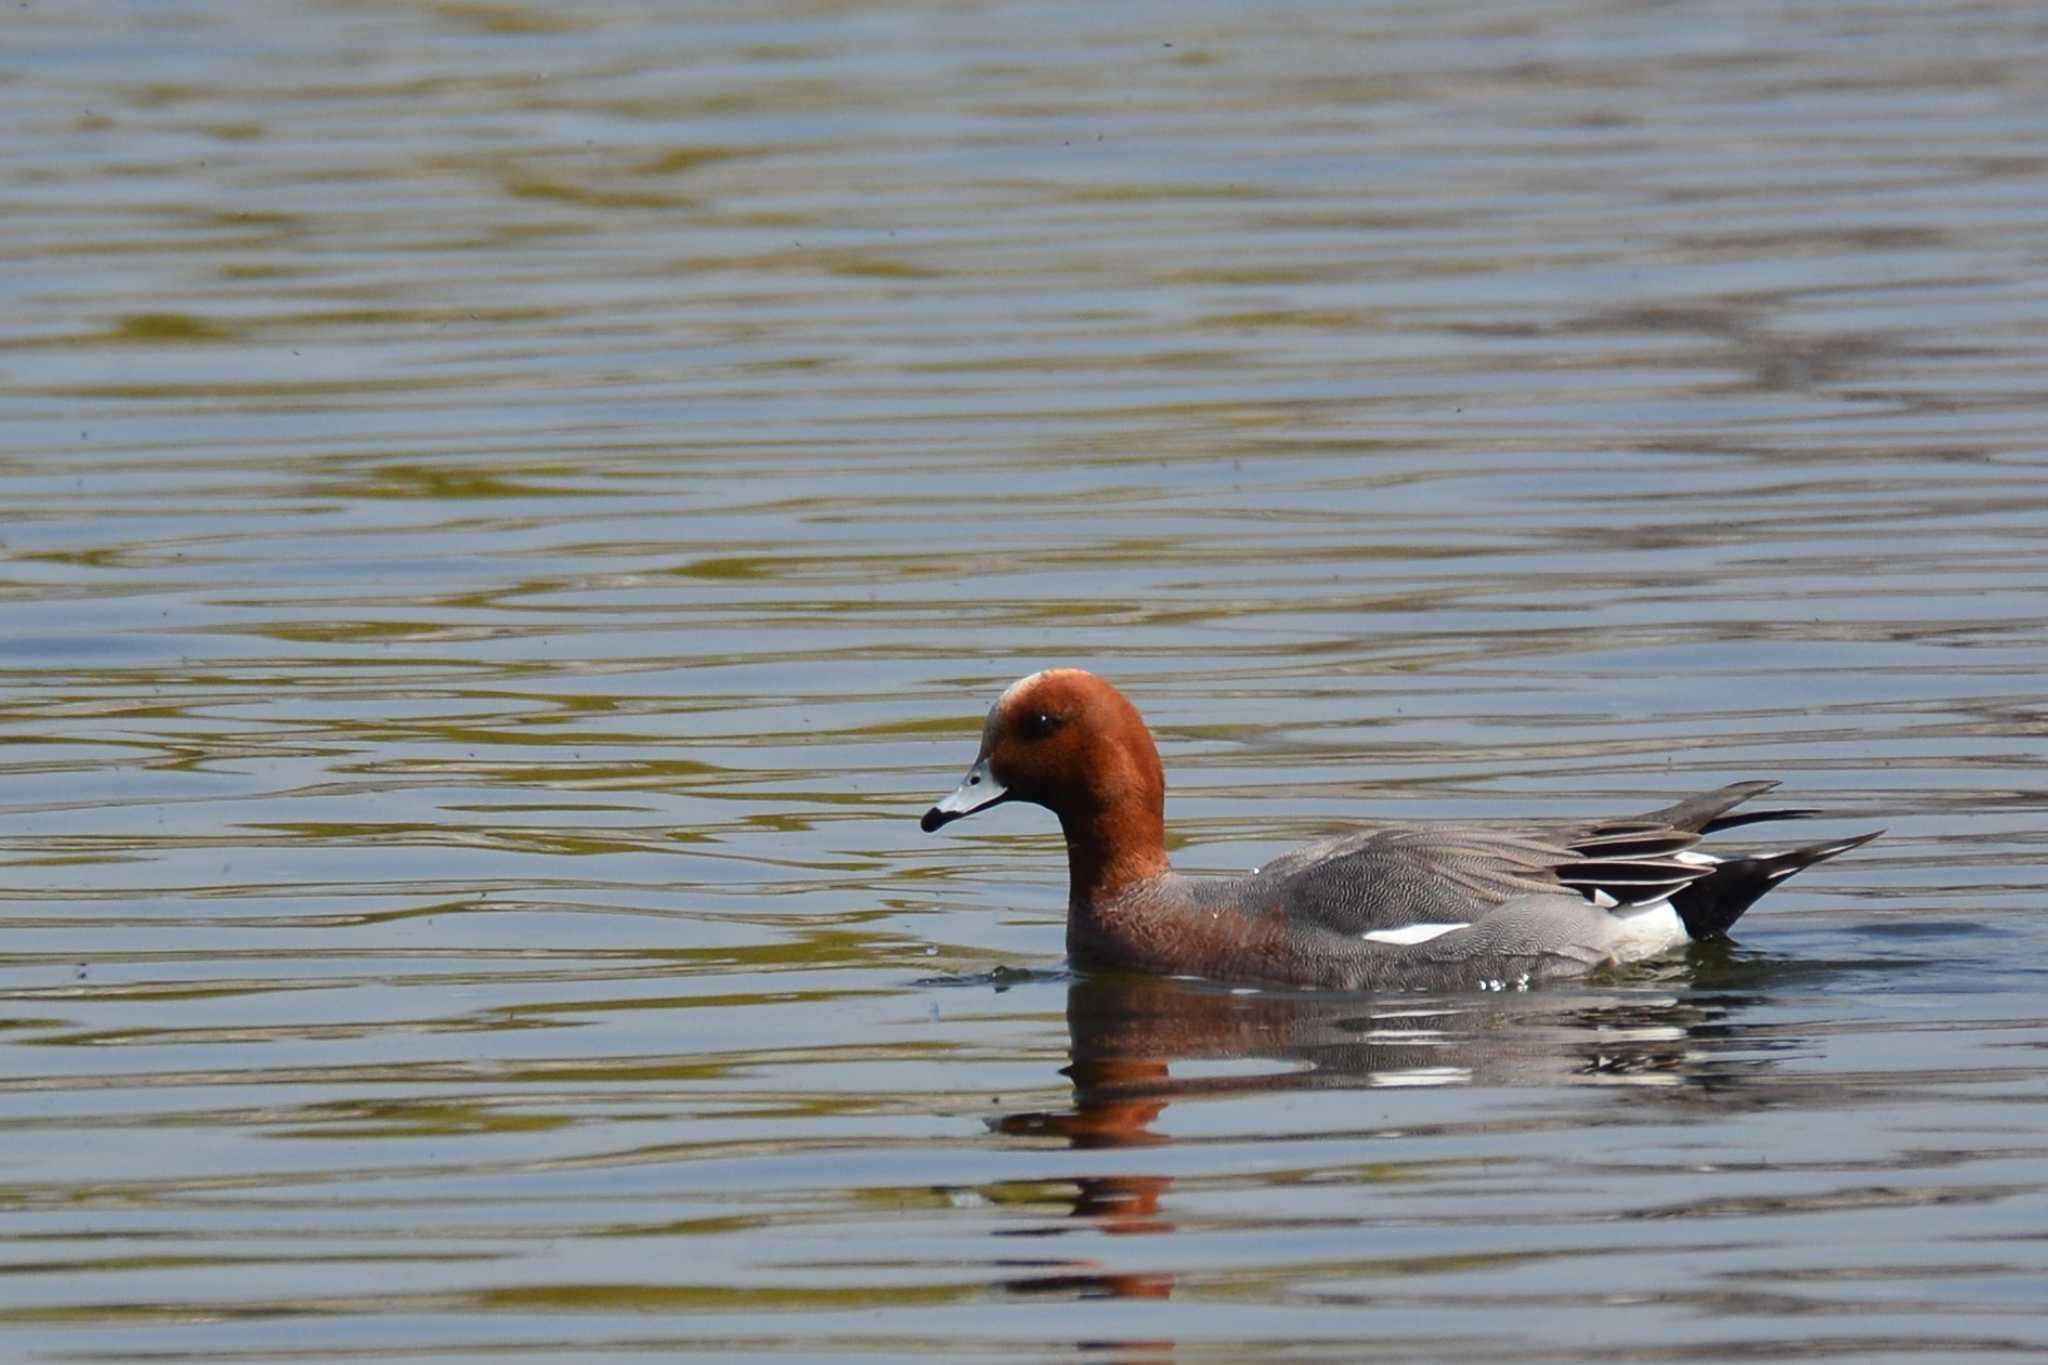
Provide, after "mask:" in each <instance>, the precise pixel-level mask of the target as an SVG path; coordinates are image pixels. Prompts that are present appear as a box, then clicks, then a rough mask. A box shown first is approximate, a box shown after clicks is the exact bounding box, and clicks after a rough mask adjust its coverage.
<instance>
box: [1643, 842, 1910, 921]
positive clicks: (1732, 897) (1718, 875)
mask: <svg viewBox="0 0 2048 1365" xmlns="http://www.w3.org/2000/svg"><path fill="white" fill-rule="evenodd" d="M1882 833H1884V831H1883V830H1872V831H1871V832H1870V833H1868V834H1859V835H1857V836H1856V837H1855V838H1853V839H1844V840H1842V841H1841V842H1839V843H1833V844H1808V845H1807V846H1806V847H1804V848H1795V849H1789V850H1787V851H1786V852H1784V853H1763V854H1758V855H1757V856H1755V857H1752V858H1730V859H1729V860H1728V861H1726V862H1724V863H1718V864H1716V865H1715V866H1714V867H1713V868H1712V869H1710V870H1709V871H1708V873H1707V875H1706V876H1704V877H1701V878H1700V879H1699V880H1698V881H1695V882H1692V883H1690V884H1688V885H1686V886H1683V887H1681V888H1679V889H1678V890H1677V891H1676V892H1674V893H1673V894H1672V897H1671V908H1672V909H1673V910H1676V911H1677V912H1678V918H1679V919H1680V920H1682V921H1684V923H1685V932H1686V933H1688V934H1690V935H1692V937H1693V938H1694V939H1695V940H1698V941H1704V940H1707V939H1716V938H1723V937H1726V935H1727V933H1728V927H1729V926H1730V925H1732V924H1734V923H1735V921H1736V920H1738V919H1741V918H1742V912H1743V911H1745V910H1747V909H1749V907H1750V906H1752V905H1754V904H1756V902H1757V900H1758V898H1760V897H1761V896H1762V895H1763V894H1764V892H1766V891H1769V890H1770V889H1771V888H1772V887H1774V886H1776V885H1777V884H1778V883H1780V882H1782V881H1784V880H1785V879H1786V878H1787V877H1789V876H1791V875H1792V874H1793V873H1795V872H1797V871H1799V870H1800V869H1801V868H1807V867H1812V866H1813V865H1814V864H1815V863H1824V862H1826V861H1827V860H1828V859H1830V858H1832V857H1834V856H1835V855H1836V854H1838V853H1847V852H1848V851H1849V850H1850V849H1852V848H1860V847H1861V846H1862V845H1864V844H1867V843H1869V842H1870V841H1871V840H1872V839H1875V838H1876V837H1877V836H1878V835H1880V834H1882Z"/></svg>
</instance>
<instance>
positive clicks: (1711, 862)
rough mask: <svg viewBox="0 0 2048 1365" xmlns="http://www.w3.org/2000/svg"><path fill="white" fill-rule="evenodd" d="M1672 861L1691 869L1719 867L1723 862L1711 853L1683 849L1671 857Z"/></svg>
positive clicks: (1694, 849)
mask: <svg viewBox="0 0 2048 1365" xmlns="http://www.w3.org/2000/svg"><path fill="white" fill-rule="evenodd" d="M1671 861H1673V862H1675V863H1685V864H1686V865H1687V866H1690V867H1719V866H1720V865H1721V860H1720V859H1719V858H1716V857H1715V856H1714V855H1713V854H1711V853H1702V852H1700V851H1699V850H1698V849H1696V848H1681V849H1680V850H1678V852H1676V853H1674V854H1672V855H1671Z"/></svg>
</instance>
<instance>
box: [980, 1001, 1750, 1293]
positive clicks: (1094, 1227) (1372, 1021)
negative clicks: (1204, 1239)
mask: <svg viewBox="0 0 2048 1365" xmlns="http://www.w3.org/2000/svg"><path fill="white" fill-rule="evenodd" d="M1746 1003H1748V1002H1747V1001H1746V1000H1745V999H1744V998H1742V997H1739V996H1735V995H1730V994H1706V993H1701V992H1699V991H1697V990H1695V989H1693V988H1691V986H1687V987H1685V988H1681V989H1679V990H1677V991H1673V992H1660V991H1658V990H1656V989H1655V988H1633V989H1607V990H1597V989H1591V988H1589V989H1586V990H1583V991H1562V990H1544V991H1533V992H1528V993H1512V992H1511V993H1507V994H1503V995H1483V994H1482V995H1472V994H1459V995H1380V996H1358V995H1351V996H1343V995H1326V994H1305V993H1295V992H1276V991H1243V990H1231V989H1229V988H1227V987H1222V986H1217V985H1214V984H1211V983H1208V982H1201V981H1187V980H1175V979H1169V978H1162V977H1149V976H1127V975H1120V974H1105V975H1086V974H1084V975H1076V976H1075V977H1074V978H1073V980H1072V982H1071V983H1070V985H1069V987H1068V991H1067V1029H1068V1033H1069V1036H1070V1039H1071V1056H1072V1064H1071V1065H1070V1066H1068V1067H1067V1068H1066V1069H1065V1074H1066V1075H1067V1076H1068V1077H1069V1078H1070V1079H1071V1080H1072V1082H1073V1087H1074V1098H1073V1104H1072V1106H1071V1107H1070V1108H1067V1109H1064V1110H1058V1111H1031V1112H1020V1113H1015V1114H1010V1115H1007V1116H1005V1117H1003V1118H1002V1119H1000V1120H998V1121H997V1122H996V1124H995V1127H996V1128H997V1130H998V1131H1000V1132H1003V1133H1007V1134H1012V1135H1019V1136H1035V1137H1046V1136H1055V1137H1059V1138H1063V1139H1065V1141H1066V1142H1067V1143H1068V1144H1069V1145H1070V1146H1071V1147H1072V1148H1073V1149H1075V1150H1078V1151H1089V1150H1103V1149H1120V1148H1128V1149H1139V1148H1156V1147H1159V1146H1162V1145H1164V1144H1166V1143H1168V1142H1170V1141H1171V1138H1170V1137H1169V1136H1168V1135H1166V1134H1165V1133H1162V1132H1161V1131H1159V1128H1158V1123H1159V1119H1160V1116H1161V1115H1162V1114H1163V1113H1164V1112H1165V1111H1166V1109H1167V1107H1168V1106H1169V1105H1170V1104H1172V1102H1173V1101H1174V1100H1176V1099H1182V1098H1190V1097H1195V1096H1205V1095H1206V1096H1219V1095H1244V1094H1253V1093H1260V1092H1278V1091H1284V1090H1301V1089H1357V1088H1383V1087H1399V1086H1440V1085H1460V1084H1471V1085H1475V1086H1483V1087H1530V1086H1539V1087H1540V1086H1563V1085H1588V1084H1593V1085H1630V1086H1649V1087H1656V1088H1659V1089H1664V1090H1667V1091H1678V1092H1685V1091H1691V1092H1693V1093H1699V1092H1702V1091H1707V1090H1714V1091H1719V1090H1723V1089H1725V1088H1727V1087H1729V1086H1732V1085H1737V1084H1739V1083H1740V1082H1741V1080H1742V1079H1743V1078H1744V1077H1746V1076H1749V1075H1753V1074H1754V1073H1755V1072H1756V1071H1757V1070H1758V1069H1759V1068H1761V1067H1764V1066H1768V1065H1769V1061H1768V1059H1767V1058H1766V1059H1762V1060H1760V1059H1759V1058H1758V1055H1757V1054H1758V1052H1759V1051H1761V1050H1764V1049H1763V1048H1762V1047H1761V1046H1760V1044H1759V1042H1758V1040H1749V1041H1748V1042H1747V1043H1746V1045H1745V1046H1744V1047H1743V1049H1742V1054H1743V1055H1741V1056H1739V1057H1738V1056H1729V1055H1728V1048H1727V1046H1726V1043H1727V1039H1728V1035H1729V1033H1730V1029H1729V1027H1728V1023H1727V1020H1728V1016H1729V1014H1730V1013H1731V1011H1735V1010H1738V1009H1740V1008H1741V1007H1742V1006H1743V1005H1744V1004H1746ZM1176 1068H1178V1069H1179V1072H1180V1074H1178V1075H1176V1074H1174V1073H1175V1069H1176ZM1073 1185H1074V1194H1073V1196H1072V1204H1071V1209H1070V1212H1069V1220H1068V1221H1065V1222H1062V1223H1054V1224H1041V1225H1038V1226H1036V1227H1034V1228H1032V1229H1031V1230H1030V1232H1031V1233H1032V1234H1035V1235H1048V1236H1049V1235H1055V1234H1058V1233H1060V1232H1063V1231H1072V1230H1077V1229H1078V1228H1079V1227H1086V1228H1087V1229H1089V1230H1090V1231H1093V1232H1096V1233H1105V1234H1117V1235H1130V1234H1145V1233H1160V1232H1170V1231H1172V1229H1173V1224H1172V1222H1171V1220H1170V1218H1169V1217H1167V1216H1166V1215H1165V1214H1164V1213H1163V1212H1162V1208H1161V1205H1162V1201H1163V1200H1164V1199H1165V1197H1166V1195H1167V1194H1168V1192H1169V1191H1170V1190H1171V1189H1172V1187H1173V1180H1172V1178H1171V1177H1169V1176H1165V1175H1147V1174H1116V1175H1091V1176H1081V1177H1078V1178H1077V1179H1076V1180H1074V1182H1073ZM1039 1264H1041V1265H1045V1264H1047V1263H1045V1262H1040V1263H1039ZM1051 1264H1053V1265H1057V1266H1058V1272H1057V1273H1053V1274H1043V1275H1032V1276H1028V1277H1024V1278H1020V1279H1016V1280H1012V1281H1010V1287H1011V1288H1012V1289H1013V1290H1015V1291H1018V1292H1025V1293H1069V1294H1073V1293H1079V1294H1093V1295H1100V1296H1105V1297H1148V1298H1163V1297H1166V1296H1168V1295H1170V1294H1171V1293H1172V1290H1173V1278H1172V1276H1171V1275H1167V1274H1128V1273H1124V1274H1117V1273H1109V1272H1107V1271H1105V1270H1103V1269H1101V1268H1099V1267H1098V1265H1097V1263H1096V1262H1093V1261H1058V1262H1052V1263H1051Z"/></svg>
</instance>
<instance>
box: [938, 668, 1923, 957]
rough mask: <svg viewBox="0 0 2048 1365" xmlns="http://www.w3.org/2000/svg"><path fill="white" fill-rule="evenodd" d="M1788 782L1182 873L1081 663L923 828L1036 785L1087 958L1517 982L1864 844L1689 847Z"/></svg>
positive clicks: (986, 740) (1112, 695) (1633, 949)
mask: <svg viewBox="0 0 2048 1365" xmlns="http://www.w3.org/2000/svg"><path fill="white" fill-rule="evenodd" d="M1777 785H1778V784H1777V783H1776V782H1737V783H1734V784H1731V785H1729V786H1725V787H1721V788H1719V789H1718V790H1715V791H1710V792H1705V793H1702V794H1700V795H1697V796H1692V797H1688V798H1686V799H1685V800H1682V801H1679V802H1678V803H1676V804H1675V805H1670V806H1666V807H1664V808H1662V809H1660V810H1654V811H1650V812H1648V813H1647V814H1643V815H1636V816H1630V817H1627V818H1623V819H1616V820H1587V821H1577V822H1560V823H1548V822H1540V823H1522V824H1503V825H1453V824H1403V823H1373V824H1369V825H1364V826H1361V827H1359V828H1358V829H1356V830H1354V831H1352V832H1350V833H1347V834H1344V835H1342V836H1340V837H1338V838H1334V839H1329V840H1326V841H1324V842H1321V843H1316V844H1311V845H1309V846H1307V847H1304V848H1299V849H1296V850H1294V851H1292V852H1289V853H1285V854H1282V855H1280V856H1279V857H1276V858H1274V859H1273V860H1272V861H1270V862H1268V863H1266V864H1265V865H1264V866H1262V867H1258V868H1255V869H1253V870H1252V871H1251V872H1250V873H1249V874H1247V875H1245V876H1237V877H1188V876H1183V875H1181V874H1180V873H1178V872H1176V871H1174V870H1173V868H1172V867H1171V866H1170V865H1169V863H1168V861H1167V854H1166V774H1165V769H1164V767H1163V766H1162V765H1161V763H1160V761H1159V749H1158V746H1157V745H1156V744H1155V743H1154V742H1153V739H1152V732H1151V730H1150V728H1148V727H1147V726H1146V724H1145V720H1144V717H1142V716H1141V715H1139V713H1138V709H1137V707H1135V706H1133V705H1132V704H1131V702H1130V700H1129V699H1128V698H1126V697H1125V696H1124V695H1123V694H1122V693H1121V692H1119V691H1117V689H1116V688H1115V687H1113V686H1112V685H1111V684H1110V683H1108V682H1107V681H1105V680H1103V679H1102V678H1099V677H1097V676H1096V675H1094V674H1093V673H1089V672H1086V671H1084V670H1082V669H1078V668H1052V669H1047V670H1044V671H1042V672H1037V673H1032V674H1030V675H1029V676H1027V677H1024V678H1020V679H1018V680H1017V681H1016V682H1014V683H1012V684H1011V685H1010V686H1009V687H1008V688H1007V689H1006V690H1005V691H1004V692H1003V693H1002V695H1001V696H999V697H997V698H996V700H995V702H994V704H993V705H991V706H990V707H989V709H988V715H987V717H986V719H985V720H984V722H983V724H982V729H981V747H980V750H979V752H978V753H977V754H976V755H975V758H974V762H973V765H972V766H971V767H969V768H968V770H967V775H966V776H965V777H964V778H962V779H961V781H960V784H959V785H958V786H957V787H955V788H954V790H953V791H952V793H951V794H950V795H948V796H946V797H944V798H943V799H941V800H940V801H938V802H937V803H936V804H935V805H933V806H932V807H931V809H929V810H927V811H926V812H925V813H924V817H923V819H922V821H921V822H920V824H921V827H922V828H923V830H924V831H925V832H926V833H928V834H929V833H931V832H933V831H935V830H938V829H940V828H941V827H943V826H945V825H949V824H951V823H953V822H954V821H956V820H962V819H965V818H966V817H968V816H970V815H976V814H979V813H981V812H982V811H986V810H989V809H991V808H993V807H995V806H999V805H1003V804H1005V803H1008V802H1027V803H1030V804H1032V805H1037V806H1043V807H1044V808H1046V809H1047V810H1049V811H1051V812H1052V813H1053V815H1054V817H1056V818H1057V819H1058V821H1059V824H1060V829H1061V831H1062V832H1063V833H1064V834H1065V836H1066V844H1067V952H1068V955H1069V957H1070V958H1071V959H1072V960H1073V961H1074V962H1075V963H1076V964H1077V965H1081V966H1086V967H1106V968H1110V969H1114V970H1123V971H1131V972H1141V973H1150V974H1158V975H1167V976H1190V977H1201V978H1207V979H1210V980H1213V981H1218V982H1225V983H1231V984H1241V985H1245V986H1250V987H1256V986H1274V987H1296V988H1303V989H1311V990H1339V991H1394V990H1510V989H1516V990H1525V989H1528V988H1529V987H1530V986H1531V985H1534V984H1536V983H1540V982H1543V981H1547V980H1553V979H1557V978H1572V977H1583V976H1586V975H1588V974H1590V973H1593V972H1598V971H1601V970H1603V969H1608V968H1616V967H1622V966H1626V965H1630V964H1633V963H1638V962H1644V961H1647V960H1649V959H1651V958H1655V957H1659V956H1663V955H1665V954H1670V953H1674V952H1675V951H1676V950H1679V949H1682V948H1684V947H1685V946H1686V945H1688V944H1691V943H1701V942H1710V941H1714V940H1719V939H1725V938H1727V936H1728V930H1729V928H1730V927H1731V926H1732V925H1734V923H1735V922H1736V920H1737V919H1739V918H1740V917H1741V916H1742V913H1743V912H1744V911H1745V910H1747V909H1748V908H1749V907H1750V906H1751V905H1753V904H1755V903H1756V901H1757V900H1758V899H1760V898H1761V897H1762V896H1763V895H1764V894H1765V893H1766V892H1768V891H1770V890H1771V889H1772V888H1773V887H1775V886H1777V885H1778V884H1779V883H1781V882H1783V881H1784V880H1785V879H1786V878H1787V877H1790V876H1791V875H1792V874H1793V873H1795V872H1798V871H1800V870H1802V869H1804V868H1808V867H1811V866H1813V865H1814V864H1815V863H1819V862H1825V861H1826V860H1827V859H1830V858H1833V857H1836V856H1838V855H1840V854H1843V853H1846V852H1848V851H1849V850H1850V849H1853V848H1857V847H1860V846H1862V845H1863V844H1867V843H1869V842H1870V841H1871V840H1872V839H1875V838H1877V837H1878V835H1880V834H1882V833H1883V831H1882V830H1874V831H1872V832H1870V833H1867V834H1860V835H1856V836H1854V837H1852V838H1847V839H1841V840H1836V841H1832V842H1825V843H1813V844H1807V845H1804V846H1801V847H1797V848H1792V849H1787V850H1784V851H1781V852H1767V853H1752V854H1746V855H1733V854H1731V855H1725V856H1724V855H1720V854H1714V853H1708V852H1705V851H1703V850H1701V849H1699V848H1697V847H1696V845H1697V844H1699V843H1700V841H1701V840H1702V839H1703V838H1705V837H1706V836H1707V835H1710V834H1716V833H1719V832H1720V831H1722V830H1726V829H1731V828H1734V827H1736V826H1740V825H1748V824H1755V823H1760V822H1764V821H1770V820H1793V819H1801V818H1805V817H1809V816H1812V815H1815V814H1817V813H1818V812H1816V811H1812V810H1762V811H1750V812H1738V811H1737V810H1736V807H1738V806H1740V805H1742V804H1743V803H1744V802H1747V801H1749V800H1751V799H1752V798H1754V797H1757V796H1760V795H1762V794H1763V793H1765V792H1767V791H1770V790H1772V789H1773V788H1774V787H1776V786H1777Z"/></svg>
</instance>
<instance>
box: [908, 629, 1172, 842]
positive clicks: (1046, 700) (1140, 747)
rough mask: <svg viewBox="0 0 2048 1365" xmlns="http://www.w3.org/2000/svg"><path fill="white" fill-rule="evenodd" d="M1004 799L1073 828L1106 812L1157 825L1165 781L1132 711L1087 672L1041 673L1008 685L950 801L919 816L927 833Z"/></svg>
mask: <svg viewBox="0 0 2048 1365" xmlns="http://www.w3.org/2000/svg"><path fill="white" fill-rule="evenodd" d="M1004 801H1029V802H1031V803H1032V804H1034V805H1040V806H1044V807H1045V808H1046V809H1047V810H1050V811H1051V812H1053V814H1055V815H1057V816H1059V817H1060V823H1061V825H1062V826H1064V827H1065V828H1066V829H1067V830H1068V832H1069V834H1070V835H1071V834H1072V833H1073V832H1074V830H1075V829H1076V827H1077V824H1079V823H1092V822H1096V821H1100V820H1101V819H1103V817H1105V816H1106V815H1108V814H1109V813H1111V812H1114V811H1129V812H1132V813H1137V812H1144V813H1147V814H1148V815H1149V816H1150V822H1151V823H1157V822H1158V821H1160V820H1161V819H1163V813H1164V810H1165V804H1166V776H1165V773H1164V772H1163V771H1162V770H1161V768H1160V765H1159V750H1158V748H1157V747H1156V746H1154V744H1153V743H1152V732H1151V731H1149V730H1147V729H1146V728H1145V721H1144V718H1143V717H1142V716H1140V715H1139V714H1138V708H1137V707H1135V706H1132V705H1131V704H1130V702H1129V701H1127V700H1126V699H1125V698H1124V695H1123V693H1121V692H1119V691H1117V690H1116V689H1115V688H1114V687H1111V686H1110V685H1109V684H1108V683H1106V682H1104V681H1103V680H1102V679H1100V678H1098V677H1096V676H1095V675H1094V674H1093V673H1087V672H1083V671H1082V670H1081V669H1078V668H1049V669H1047V670H1045V671H1044V672H1042V673H1033V674H1031V675H1030V676H1029V677H1025V678H1019V679H1018V680H1017V681H1016V682H1014V683H1012V684H1010V686H1009V688H1008V689H1007V690H1006V691H1005V692H1004V693H1003V695H1002V696H1000V697H998V698H996V702H995V705H993V706H991V707H989V709H988V719H987V720H986V721H985V722H983V724H982V727H981V751H980V752H979V753H978V754H976V755H975V758H974V766H973V767H971V768H969V769H968V770H967V776H966V777H965V778H963V779H961V782H960V785H959V786H958V787H955V788H954V789H953V792H952V795H950V796H948V797H946V798H945V799H944V800H942V801H940V802H939V803H938V804H937V805H935V806H933V807H932V808H931V809H930V810H928V811H926V812H925V813H924V820H923V821H922V825H923V828H924V830H925V832H926V833H930V832H931V831H933V830H935V829H937V828H939V827H940V826H941V825H945V824H950V823H951V822H953V821H955V820H960V819H964V818H965V817H967V816H969V815H972V814H974V813H975V812H976V811H982V810H987V809H988V808H989V807H990V806H994V805H999V804H1001V803H1002V802H1004Z"/></svg>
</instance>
